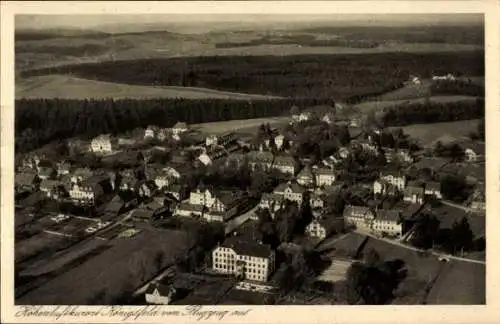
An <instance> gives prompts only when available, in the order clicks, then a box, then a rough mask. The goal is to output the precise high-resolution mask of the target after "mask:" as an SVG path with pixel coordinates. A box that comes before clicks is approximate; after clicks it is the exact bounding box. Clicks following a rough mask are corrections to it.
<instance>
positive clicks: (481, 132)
mask: <svg viewBox="0 0 500 324" xmlns="http://www.w3.org/2000/svg"><path fill="white" fill-rule="evenodd" d="M485 130H486V128H485V119H484V117H483V118H481V119H479V123H478V124H477V134H478V137H479V139H480V140H482V141H484V139H485Z"/></svg>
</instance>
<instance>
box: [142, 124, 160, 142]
mask: <svg viewBox="0 0 500 324" xmlns="http://www.w3.org/2000/svg"><path fill="white" fill-rule="evenodd" d="M158 131H159V127H158V126H155V125H150V126H148V128H146V130H145V131H144V139H153V138H155V137H156V135H157V134H158Z"/></svg>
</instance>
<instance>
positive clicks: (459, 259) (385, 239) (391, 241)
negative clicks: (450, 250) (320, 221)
mask: <svg viewBox="0 0 500 324" xmlns="http://www.w3.org/2000/svg"><path fill="white" fill-rule="evenodd" d="M356 232H357V233H358V234H361V235H366V236H369V237H371V238H373V239H376V240H380V241H384V242H387V243H389V244H392V245H397V246H400V247H402V248H405V249H408V250H413V251H416V252H427V253H431V254H432V255H435V256H437V257H440V256H442V255H445V254H443V253H439V252H436V251H431V250H422V249H419V248H416V247H414V246H410V245H406V244H403V243H400V242H398V241H395V240H391V239H387V238H383V237H378V236H376V235H373V234H370V233H365V232H358V231H356ZM446 256H447V257H448V258H449V259H452V260H457V261H464V262H470V263H478V264H486V262H485V261H480V260H473V259H467V258H461V257H457V256H453V255H446Z"/></svg>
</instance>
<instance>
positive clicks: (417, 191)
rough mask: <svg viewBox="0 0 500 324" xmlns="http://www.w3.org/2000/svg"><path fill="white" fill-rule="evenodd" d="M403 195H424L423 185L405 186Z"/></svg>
mask: <svg viewBox="0 0 500 324" xmlns="http://www.w3.org/2000/svg"><path fill="white" fill-rule="evenodd" d="M404 195H405V196H413V195H417V196H423V195H424V188H423V187H417V186H409V187H406V188H405V191H404Z"/></svg>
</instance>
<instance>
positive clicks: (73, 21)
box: [15, 14, 483, 29]
mask: <svg viewBox="0 0 500 324" xmlns="http://www.w3.org/2000/svg"><path fill="white" fill-rule="evenodd" d="M15 21H16V28H22V29H24V28H36V29H45V28H61V27H62V28H89V29H106V26H110V25H117V24H124V25H127V24H130V25H141V24H143V25H161V24H165V25H170V24H182V25H190V24H193V25H199V24H207V25H210V24H218V25H223V24H225V23H228V24H231V25H234V24H240V25H242V26H243V25H256V24H266V25H273V24H274V25H276V26H277V27H279V26H280V25H283V24H290V23H298V24H302V23H306V24H315V23H321V24H324V23H328V24H332V25H335V24H339V23H341V24H360V25H366V24H377V25H393V24H397V25H400V24H417V25H421V24H459V25H462V24H482V22H483V18H482V15H478V14H414V15H408V14H392V15H389V14H378V15H360V14H326V15H228V14H218V15H206V14H194V15H181V14H176V15H172V14H170V15H165V14H157V15H151V14H139V15H125V14H115V15H108V14H106V15H29V16H28V15H17V16H16V20H15Z"/></svg>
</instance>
